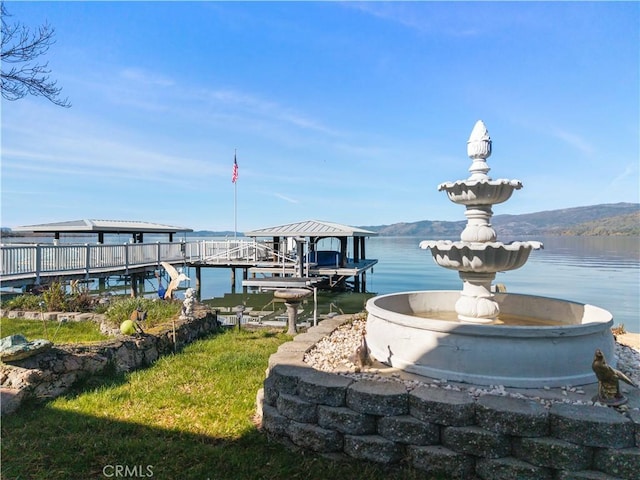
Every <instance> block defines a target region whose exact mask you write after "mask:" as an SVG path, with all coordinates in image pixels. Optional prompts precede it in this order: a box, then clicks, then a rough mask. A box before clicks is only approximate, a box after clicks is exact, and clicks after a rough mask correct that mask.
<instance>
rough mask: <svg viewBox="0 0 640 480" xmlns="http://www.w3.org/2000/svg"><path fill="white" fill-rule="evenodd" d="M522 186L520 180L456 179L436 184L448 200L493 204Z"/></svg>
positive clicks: (468, 203)
mask: <svg viewBox="0 0 640 480" xmlns="http://www.w3.org/2000/svg"><path fill="white" fill-rule="evenodd" d="M521 188H522V182H521V181H520V180H507V179H498V180H488V179H487V180H485V179H482V180H458V181H456V182H446V183H441V184H440V185H438V190H439V191H442V190H444V191H446V192H447V195H448V196H449V200H451V201H452V202H454V203H456V204H458V205H475V206H480V205H495V204H497V203H502V202H506V201H507V200H509V198H510V197H511V194H512V193H513V191H514V190H519V189H521Z"/></svg>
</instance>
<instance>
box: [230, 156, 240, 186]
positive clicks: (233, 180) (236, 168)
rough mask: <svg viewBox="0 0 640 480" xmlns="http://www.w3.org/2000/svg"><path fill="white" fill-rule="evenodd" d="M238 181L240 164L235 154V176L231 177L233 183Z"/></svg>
mask: <svg viewBox="0 0 640 480" xmlns="http://www.w3.org/2000/svg"><path fill="white" fill-rule="evenodd" d="M237 181H238V162H237V161H236V156H235V154H234V155H233V174H232V175H231V183H236V182H237Z"/></svg>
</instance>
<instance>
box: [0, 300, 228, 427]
mask: <svg viewBox="0 0 640 480" xmlns="http://www.w3.org/2000/svg"><path fill="white" fill-rule="evenodd" d="M84 315H87V314H84ZM65 316H67V317H71V318H73V319H76V320H88V321H91V320H94V321H99V320H96V319H95V318H77V315H74V314H65ZM70 321H71V319H70ZM218 328H219V323H218V320H217V318H216V315H215V313H213V312H211V311H210V310H209V309H207V308H206V307H204V306H200V307H197V308H196V309H195V311H194V315H193V317H192V318H189V319H182V320H176V321H175V335H174V326H173V324H172V323H168V324H166V325H162V326H160V327H156V328H154V329H152V330H150V332H152V333H146V334H143V335H135V336H131V335H118V336H116V337H115V338H113V339H111V340H106V341H103V342H96V343H90V344H57V345H54V346H53V347H52V348H51V349H50V350H47V351H45V352H43V353H39V354H37V355H34V356H32V357H29V358H25V359H23V360H18V361H14V362H11V363H8V364H4V363H0V386H1V388H2V389H1V393H2V415H5V414H9V413H12V412H13V411H15V410H16V409H17V408H18V407H19V406H20V404H21V403H22V402H23V401H25V400H26V399H29V398H35V399H49V398H55V397H58V396H60V395H62V394H64V393H65V392H67V391H68V390H69V389H70V388H71V387H72V386H73V385H74V384H75V383H76V382H77V381H79V380H81V379H84V378H87V377H89V376H91V375H99V374H101V373H103V372H105V371H115V372H128V371H131V370H135V369H137V368H140V367H144V366H148V365H151V364H152V363H153V362H155V361H156V360H157V359H158V358H159V357H161V356H163V355H166V354H169V353H173V352H174V351H176V350H179V349H181V348H182V347H184V346H185V345H187V344H189V343H191V342H193V341H194V340H196V339H198V338H202V337H204V336H206V335H208V334H210V333H211V332H214V331H215V330H217V329H218Z"/></svg>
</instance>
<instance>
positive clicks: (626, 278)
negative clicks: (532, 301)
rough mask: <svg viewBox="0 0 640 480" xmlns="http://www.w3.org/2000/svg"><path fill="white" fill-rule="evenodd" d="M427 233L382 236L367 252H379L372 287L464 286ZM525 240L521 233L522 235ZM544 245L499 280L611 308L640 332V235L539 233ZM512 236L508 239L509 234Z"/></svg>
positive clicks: (510, 287)
mask: <svg viewBox="0 0 640 480" xmlns="http://www.w3.org/2000/svg"><path fill="white" fill-rule="evenodd" d="M421 240H424V239H422V238H415V237H401V238H397V237H377V238H371V239H370V240H368V243H367V257H371V258H377V259H378V260H379V263H378V265H376V266H375V267H374V273H373V274H369V275H368V276H367V289H368V290H370V291H372V292H376V293H379V294H384V293H394V292H401V291H409V290H459V289H460V288H461V285H462V282H461V280H460V278H459V277H458V272H456V271H453V270H448V269H445V268H442V267H439V266H438V265H436V264H435V262H434V261H433V259H432V257H431V253H430V252H429V251H427V250H421V249H420V248H419V247H418V244H419V243H420V241H421ZM519 240H522V239H519ZM535 240H540V241H542V242H543V243H544V249H543V250H536V251H533V252H532V253H531V255H530V256H529V260H528V261H527V263H526V264H525V265H524V266H523V267H521V268H520V269H517V270H512V271H509V272H501V273H498V274H497V275H496V280H495V281H496V282H497V283H503V284H504V285H506V287H507V292H510V293H522V294H527V295H540V296H545V297H553V298H559V299H564V300H571V301H575V302H579V303H590V304H592V305H596V306H599V307H602V308H604V309H606V310H609V311H610V312H611V313H612V314H613V317H614V322H615V323H616V324H624V325H625V328H626V329H627V330H628V331H631V332H640V296H639V295H640V238H638V237H539V238H535ZM504 241H505V242H506V241H509V239H505V240H504Z"/></svg>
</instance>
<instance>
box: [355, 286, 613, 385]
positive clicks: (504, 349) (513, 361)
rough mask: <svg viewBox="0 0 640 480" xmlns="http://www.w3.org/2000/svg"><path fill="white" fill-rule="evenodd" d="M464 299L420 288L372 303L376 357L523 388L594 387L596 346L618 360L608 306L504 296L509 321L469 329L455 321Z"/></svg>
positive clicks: (500, 297) (370, 331)
mask: <svg viewBox="0 0 640 480" xmlns="http://www.w3.org/2000/svg"><path fill="white" fill-rule="evenodd" d="M458 297H459V292H457V291H418V292H403V293H395V294H390V295H381V296H378V297H374V298H372V299H370V300H369V301H368V302H367V306H366V308H367V312H368V317H367V344H368V345H369V347H370V348H371V353H372V355H373V356H374V357H375V358H377V359H378V360H380V361H383V362H385V363H388V364H389V365H391V366H393V367H397V368H400V369H403V370H405V371H407V372H411V373H416V374H419V375H423V376H427V377H432V378H444V379H447V380H452V381H459V382H467V383H472V384H475V385H504V386H506V387H520V388H541V387H544V386H549V387H560V386H564V385H583V384H588V383H594V382H595V381H596V377H595V375H594V373H593V371H592V369H591V360H592V358H593V352H594V351H595V350H596V348H599V349H600V350H602V352H603V353H604V355H605V357H606V358H612V359H613V358H615V357H614V340H613V336H612V334H611V326H612V325H613V318H612V316H611V314H610V313H609V312H607V311H606V310H603V309H602V308H599V307H596V306H593V305H588V304H581V303H575V302H569V301H564V300H558V299H553V298H546V297H538V296H533V295H519V294H500V293H499V294H496V295H495V300H496V302H498V304H499V305H500V317H505V318H509V321H507V320H505V321H504V324H503V323H502V321H501V319H500V317H498V319H497V320H496V321H495V322H493V323H491V324H470V323H461V322H459V321H457V320H456V319H455V316H456V315H455V313H453V312H454V305H455V303H456V301H457V299H458ZM523 315H526V317H522V316H523ZM442 318H449V319H450V320H446V319H445V320H443V319H442ZM518 318H522V319H523V322H520V323H521V324H518V323H519V322H518ZM507 323H508V324H507Z"/></svg>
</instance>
